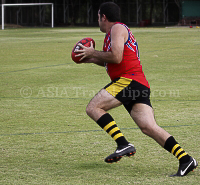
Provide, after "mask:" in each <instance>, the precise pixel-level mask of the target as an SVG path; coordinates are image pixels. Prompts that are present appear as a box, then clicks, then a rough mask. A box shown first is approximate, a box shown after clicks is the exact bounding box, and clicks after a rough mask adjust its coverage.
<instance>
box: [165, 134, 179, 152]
mask: <svg viewBox="0 0 200 185" xmlns="http://www.w3.org/2000/svg"><path fill="white" fill-rule="evenodd" d="M176 144H178V143H177V142H176V140H175V139H174V137H173V136H170V137H168V139H167V140H166V141H165V145H164V149H166V150H167V151H168V152H170V153H171V151H172V148H173V147H174V145H176Z"/></svg>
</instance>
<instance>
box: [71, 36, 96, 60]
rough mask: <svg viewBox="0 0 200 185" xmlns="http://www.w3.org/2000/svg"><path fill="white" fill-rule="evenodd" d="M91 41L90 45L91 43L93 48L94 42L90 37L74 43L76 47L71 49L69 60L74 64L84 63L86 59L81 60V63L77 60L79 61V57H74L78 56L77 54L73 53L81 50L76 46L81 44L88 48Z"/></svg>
mask: <svg viewBox="0 0 200 185" xmlns="http://www.w3.org/2000/svg"><path fill="white" fill-rule="evenodd" d="M91 41H92V43H93V47H94V48H95V42H94V40H93V39H92V38H90V37H86V38H83V39H81V40H80V41H78V42H77V43H76V45H75V46H74V47H73V49H72V53H71V58H72V60H73V61H74V62H76V63H84V60H86V59H84V60H82V61H79V60H80V59H81V57H76V55H78V54H79V53H75V51H76V50H82V48H81V47H80V46H79V45H78V44H79V43H81V44H82V45H84V46H85V47H90V43H91Z"/></svg>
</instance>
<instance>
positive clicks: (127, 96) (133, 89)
mask: <svg viewBox="0 0 200 185" xmlns="http://www.w3.org/2000/svg"><path fill="white" fill-rule="evenodd" d="M104 89H105V90H106V91H107V92H108V93H109V94H111V95H112V96H114V97H115V98H116V99H117V100H119V101H120V102H121V103H122V104H123V105H124V107H125V108H126V110H127V111H128V112H129V113H130V112H131V110H132V107H133V105H134V104H136V103H143V104H146V105H149V106H150V107H152V106H151V102H150V88H148V87H146V86H144V85H142V84H140V83H139V82H136V81H134V80H132V79H129V78H124V77H120V78H117V79H115V80H113V81H112V82H111V83H109V84H108V85H106V86H105V87H104Z"/></svg>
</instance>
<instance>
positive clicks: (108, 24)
mask: <svg viewBox="0 0 200 185" xmlns="http://www.w3.org/2000/svg"><path fill="white" fill-rule="evenodd" d="M114 24H115V22H108V23H107V26H106V33H108V32H109V31H110V30H111V28H112V26H113V25H114Z"/></svg>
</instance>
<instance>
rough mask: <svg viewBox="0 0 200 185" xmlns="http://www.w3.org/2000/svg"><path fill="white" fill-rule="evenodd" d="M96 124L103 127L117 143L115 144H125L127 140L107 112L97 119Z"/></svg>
mask: <svg viewBox="0 0 200 185" xmlns="http://www.w3.org/2000/svg"><path fill="white" fill-rule="evenodd" d="M97 124H98V125H99V126H100V127H101V128H102V129H104V130H105V131H106V132H107V133H108V134H109V135H110V136H111V137H112V138H113V139H114V140H115V141H116V143H117V145H118V146H119V145H127V144H129V142H128V141H127V140H126V139H125V137H124V135H123V134H122V133H121V131H120V129H119V128H118V127H117V125H116V122H115V121H114V119H113V118H112V116H111V115H110V114H108V113H106V114H104V115H103V116H101V117H100V118H99V119H98V120H97Z"/></svg>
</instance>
